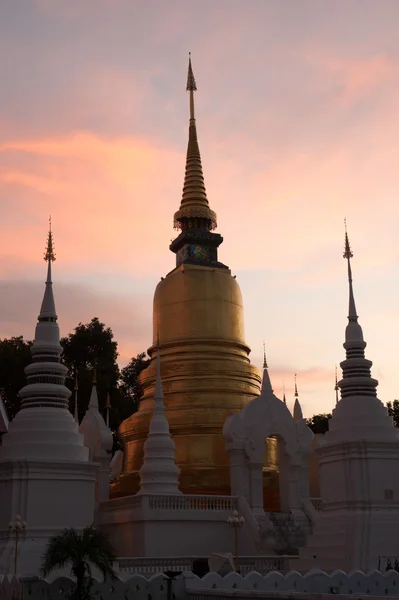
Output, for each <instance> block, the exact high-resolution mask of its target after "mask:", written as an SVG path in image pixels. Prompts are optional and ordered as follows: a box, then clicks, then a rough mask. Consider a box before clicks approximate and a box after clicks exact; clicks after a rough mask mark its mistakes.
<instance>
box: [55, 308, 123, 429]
mask: <svg viewBox="0 0 399 600" xmlns="http://www.w3.org/2000/svg"><path fill="white" fill-rule="evenodd" d="M61 346H62V347H63V354H62V362H63V363H64V364H65V365H66V366H67V367H68V376H67V380H66V385H67V386H68V387H69V389H70V390H71V391H72V390H73V387H74V380H75V373H76V374H77V377H78V383H79V392H78V407H79V419H80V420H81V419H82V418H83V416H84V414H85V413H86V410H87V407H88V405H89V400H90V393H91V387H92V383H93V369H94V366H95V369H96V375H97V393H98V404H99V407H100V411H102V412H104V409H105V405H106V399H107V393H108V392H109V393H110V396H111V404H112V405H115V404H118V402H119V401H120V395H118V394H117V386H118V380H119V376H120V372H119V367H118V364H117V362H116V361H117V358H118V343H117V342H116V341H115V340H114V334H113V332H112V329H111V328H110V327H106V326H105V324H104V323H101V322H100V321H99V319H98V318H97V317H94V318H93V319H92V320H91V321H90V323H87V324H85V325H84V324H83V323H79V325H78V326H77V327H75V330H74V332H73V333H70V334H69V335H68V336H67V337H64V338H62V339H61ZM72 403H73V397H72V398H71V406H70V409H71V411H72V412H73V406H72Z"/></svg>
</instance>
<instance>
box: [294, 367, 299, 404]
mask: <svg viewBox="0 0 399 600" xmlns="http://www.w3.org/2000/svg"><path fill="white" fill-rule="evenodd" d="M294 381H295V392H294V397H295V398H298V395H299V394H298V386H297V383H296V373H294Z"/></svg>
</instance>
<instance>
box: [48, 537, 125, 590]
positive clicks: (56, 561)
mask: <svg viewBox="0 0 399 600" xmlns="http://www.w3.org/2000/svg"><path fill="white" fill-rule="evenodd" d="M115 558H116V557H115V554H114V550H113V548H112V545H111V542H110V541H109V538H108V536H107V535H106V534H105V533H103V532H101V531H99V530H97V529H96V528H95V527H94V526H93V525H91V526H90V527H85V529H84V530H83V532H82V533H81V534H79V533H78V532H77V531H76V530H75V529H64V530H63V531H61V532H60V533H58V534H57V535H55V536H53V537H51V538H50V540H49V541H48V544H47V547H46V550H45V553H44V555H43V564H42V567H41V572H40V574H41V576H42V577H47V576H48V575H49V574H50V573H51V572H52V571H54V570H57V569H62V568H63V567H65V566H66V565H70V566H71V575H73V576H74V577H75V578H76V592H75V595H74V597H75V598H76V600H89V598H90V586H91V581H92V571H91V568H92V567H96V568H97V569H98V570H99V571H100V572H101V574H102V576H103V577H104V579H106V578H108V577H110V578H112V579H114V578H115V577H116V573H115V571H114V568H113V562H114V560H115Z"/></svg>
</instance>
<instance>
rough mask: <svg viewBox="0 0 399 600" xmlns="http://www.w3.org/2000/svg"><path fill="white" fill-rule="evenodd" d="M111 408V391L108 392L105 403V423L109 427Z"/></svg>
mask: <svg viewBox="0 0 399 600" xmlns="http://www.w3.org/2000/svg"><path fill="white" fill-rule="evenodd" d="M110 409H111V398H110V395H109V391H108V392H107V402H106V404H105V411H106V416H105V423H106V425H107V427H108V429H109V411H110Z"/></svg>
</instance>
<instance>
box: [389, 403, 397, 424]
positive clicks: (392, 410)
mask: <svg viewBox="0 0 399 600" xmlns="http://www.w3.org/2000/svg"><path fill="white" fill-rule="evenodd" d="M387 408H388V414H389V416H391V417H392V418H393V424H394V425H395V427H399V400H394V401H393V402H387Z"/></svg>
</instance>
